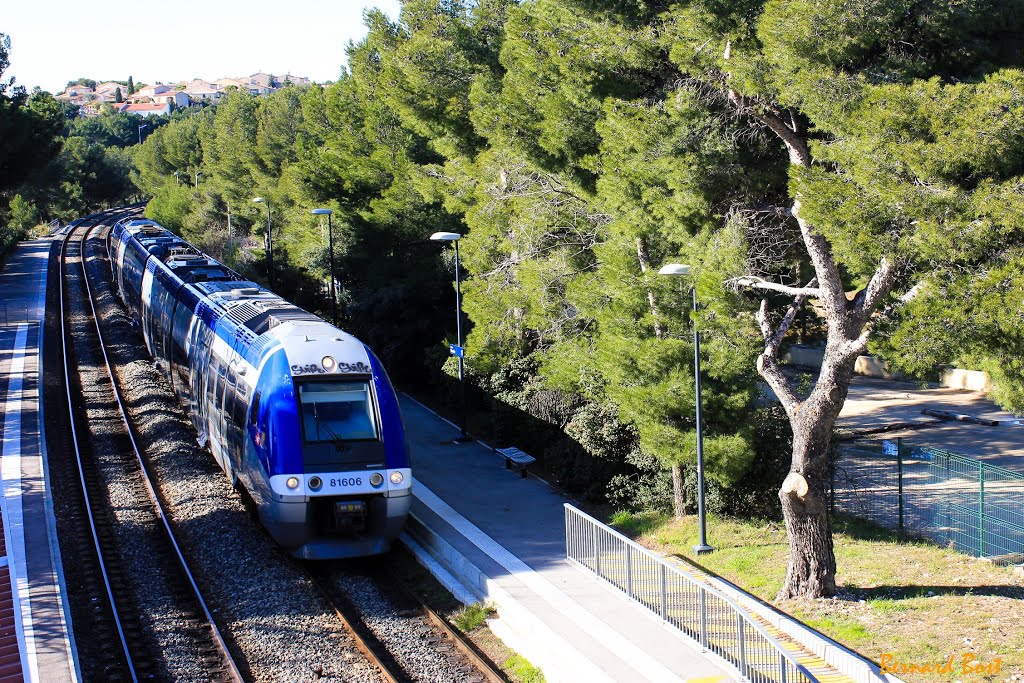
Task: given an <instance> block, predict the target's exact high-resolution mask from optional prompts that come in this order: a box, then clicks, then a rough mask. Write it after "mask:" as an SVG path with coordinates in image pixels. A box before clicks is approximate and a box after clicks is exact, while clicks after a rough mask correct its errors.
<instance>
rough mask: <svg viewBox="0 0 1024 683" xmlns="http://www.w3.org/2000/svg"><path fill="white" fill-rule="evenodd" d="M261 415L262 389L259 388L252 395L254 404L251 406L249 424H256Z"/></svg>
mask: <svg viewBox="0 0 1024 683" xmlns="http://www.w3.org/2000/svg"><path fill="white" fill-rule="evenodd" d="M259 415H260V390H259V389H257V390H256V393H255V394H253V397H252V406H250V407H249V424H251V425H255V424H256V420H257V419H258V418H259Z"/></svg>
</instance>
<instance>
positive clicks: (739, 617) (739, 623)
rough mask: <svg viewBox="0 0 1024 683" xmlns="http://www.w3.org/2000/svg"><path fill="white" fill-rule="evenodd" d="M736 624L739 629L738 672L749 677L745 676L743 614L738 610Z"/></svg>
mask: <svg viewBox="0 0 1024 683" xmlns="http://www.w3.org/2000/svg"><path fill="white" fill-rule="evenodd" d="M736 625H737V626H738V627H739V629H740V632H739V634H738V635H739V642H740V673H741V674H742V675H744V676H746V677H747V678H750V676H747V641H746V636H747V634H746V631H744V629H743V615H742V614H740V613H739V612H737V613H736Z"/></svg>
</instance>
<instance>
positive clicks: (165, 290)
mask: <svg viewBox="0 0 1024 683" xmlns="http://www.w3.org/2000/svg"><path fill="white" fill-rule="evenodd" d="M107 253H108V255H109V256H110V264H111V269H112V272H113V277H114V282H115V285H116V287H117V290H118V292H119V294H120V296H121V298H122V299H123V300H124V302H125V305H126V306H127V307H128V310H129V312H130V313H131V316H132V318H133V320H134V321H135V322H136V323H137V324H138V325H139V326H140V328H141V329H142V334H143V336H144V338H145V341H146V346H147V348H148V349H149V352H150V354H152V356H153V358H154V361H155V363H156V365H157V367H158V368H159V369H160V370H161V371H162V372H163V373H164V374H165V375H166V376H167V378H168V380H169V381H170V383H171V385H172V386H173V388H174V391H175V393H176V394H177V395H178V397H179V398H180V399H181V401H182V403H183V404H184V406H185V408H186V409H187V412H188V413H189V414H190V415H191V418H192V422H193V424H194V425H195V428H196V430H197V432H198V438H199V442H200V444H203V445H207V444H208V445H209V447H210V450H211V451H212V452H213V457H214V458H215V459H216V461H217V463H218V464H219V465H220V467H221V468H222V469H223V470H224V472H225V474H226V475H227V476H228V478H229V480H230V481H231V482H232V484H234V485H235V486H236V487H237V486H241V487H244V488H245V490H246V491H248V493H249V495H250V496H251V498H252V499H253V501H254V502H255V504H256V507H257V509H258V510H259V516H260V520H261V522H262V523H263V525H264V526H265V527H266V528H267V530H268V531H269V532H270V535H271V536H272V537H273V538H274V540H275V541H277V542H278V543H279V544H280V545H281V546H282V547H284V548H285V549H287V550H288V551H289V552H290V553H291V554H292V555H294V556H296V557H301V558H307V559H327V558H340V557H356V556H362V555H374V554H378V553H383V552H386V551H387V550H388V548H389V547H390V545H391V542H392V541H393V540H394V539H395V537H396V536H398V534H399V532H400V531H401V529H402V526H403V524H404V522H405V518H406V515H407V513H408V511H409V503H410V501H411V495H410V494H411V491H410V484H411V482H412V474H411V470H410V461H409V446H408V442H407V440H406V435H405V428H404V426H403V423H402V416H401V413H400V412H399V407H398V399H397V397H396V395H395V391H394V389H393V388H392V386H391V382H390V381H389V379H388V376H387V374H386V373H385V372H384V368H383V367H381V364H380V361H379V360H377V357H376V356H374V354H373V352H372V351H371V350H370V349H369V348H367V347H366V346H365V345H364V344H363V343H362V342H360V341H359V340H357V339H356V338H354V337H352V336H351V335H349V334H346V333H345V332H342V331H341V330H339V329H338V328H336V327H334V326H332V325H330V324H328V323H327V322H325V321H323V320H321V319H320V318H318V317H316V316H315V315H313V314H311V313H308V312H306V311H304V310H302V309H300V308H298V307H296V306H294V305H292V304H290V303H288V302H287V301H285V300H284V299H282V298H281V297H279V296H277V295H276V294H274V293H272V292H270V291H268V290H266V289H263V288H261V287H260V286H259V285H257V284H256V283H254V282H250V281H247V280H245V279H243V278H242V277H241V276H240V275H238V274H237V273H235V272H234V271H232V270H230V269H229V268H227V267H226V266H224V265H222V264H220V263H218V262H217V261H215V260H213V259H212V258H210V257H208V256H207V255H206V254H204V253H202V252H201V251H199V250H198V249H196V248H195V247H193V246H192V245H190V244H188V243H187V242H185V241H184V240H182V239H181V238H179V237H177V236H175V235H174V234H172V233H171V232H170V231H168V230H166V229H165V228H163V227H161V226H160V225H158V224H157V223H155V222H153V221H150V220H139V219H135V220H125V221H122V222H119V223H117V224H116V225H115V226H114V228H113V229H112V230H111V231H110V234H109V236H108V241H107Z"/></svg>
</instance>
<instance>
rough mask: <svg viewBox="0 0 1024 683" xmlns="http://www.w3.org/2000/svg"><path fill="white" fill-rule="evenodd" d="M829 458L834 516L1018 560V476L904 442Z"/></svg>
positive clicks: (1023, 527)
mask: <svg viewBox="0 0 1024 683" xmlns="http://www.w3.org/2000/svg"><path fill="white" fill-rule="evenodd" d="M832 456H833V467H832V509H833V511H835V512H842V513H844V514H847V515H850V516H852V517H859V518H861V519H867V520H870V521H873V522H875V523H877V524H879V525H881V526H885V527H888V528H892V529H898V530H899V531H901V532H905V533H907V534H910V535H914V536H922V537H925V538H930V539H932V540H934V541H936V542H937V543H939V544H941V545H945V546H948V547H951V548H954V549H956V550H958V551H960V552H963V553H968V554H970V555H975V556H977V557H988V558H992V559H995V560H1002V561H1005V562H1008V563H1017V564H1019V563H1022V562H1024V474H1019V473H1017V472H1011V471H1010V470H1007V469H1004V468H1002V467H998V466H996V465H990V464H987V463H985V462H983V461H980V460H976V459H974V458H969V457H967V456H964V455H959V454H957V453H951V452H949V451H944V450H942V449H938V448H931V447H928V446H918V445H914V444H911V443H908V442H905V441H903V440H902V439H892V440H864V441H852V442H847V443H839V444H836V445H835V446H834V447H833V451H832Z"/></svg>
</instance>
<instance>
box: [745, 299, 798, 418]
mask: <svg viewBox="0 0 1024 683" xmlns="http://www.w3.org/2000/svg"><path fill="white" fill-rule="evenodd" d="M797 308H799V304H798V303H797V301H794V302H793V306H791V307H790V310H789V311H787V313H786V317H785V318H783V320H782V324H780V325H779V328H778V329H777V330H772V325H771V322H769V320H768V299H761V305H760V307H758V309H757V316H756V317H757V324H758V325H759V326H760V327H761V334H762V335H764V338H765V345H764V351H763V352H762V353H761V355H760V356H758V357H757V372H758V374H760V375H761V377H763V378H764V380H765V381H766V382H768V386H770V387H771V388H772V391H774V392H775V395H776V396H777V397H778V399H779V401H780V402H781V403H782V407H783V408H785V409H786V412H787V413H788V414H789V415H791V416H792V415H793V414H794V413H795V412H796V409H797V407H798V406H799V405H800V397H799V396H797V394H796V391H794V390H793V387H792V385H790V383H789V379H787V378H786V375H785V374H783V372H782V368H780V367H779V343H780V342H781V341H782V337H783V335H785V333H786V329H788V328H789V325H791V324H792V322H793V318H794V317H795V315H796V314H795V313H793V311H794V310H795V309H797ZM790 313H793V315H790ZM787 318H788V319H789V322H788V323H787Z"/></svg>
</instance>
